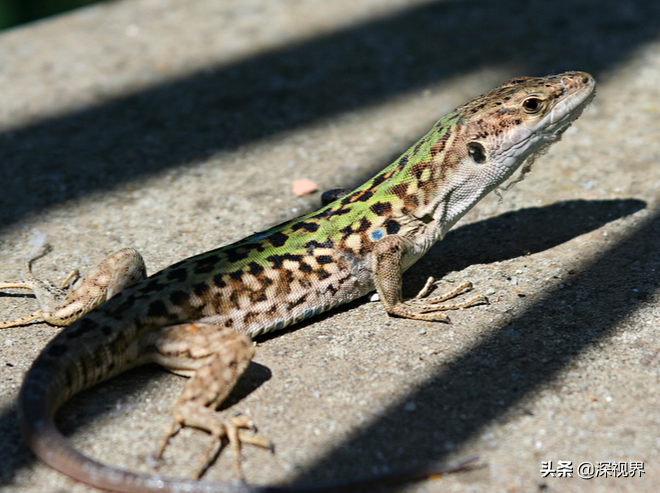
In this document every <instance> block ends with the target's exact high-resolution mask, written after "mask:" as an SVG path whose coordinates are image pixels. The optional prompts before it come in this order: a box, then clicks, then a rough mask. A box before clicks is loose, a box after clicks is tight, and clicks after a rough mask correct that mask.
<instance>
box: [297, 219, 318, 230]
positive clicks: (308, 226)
mask: <svg viewBox="0 0 660 493" xmlns="http://www.w3.org/2000/svg"><path fill="white" fill-rule="evenodd" d="M318 229H319V225H318V223H313V222H309V223H308V222H305V221H301V222H299V223H295V224H294V225H293V226H291V230H292V231H298V230H303V231H306V232H308V233H316V232H317V231H318Z"/></svg>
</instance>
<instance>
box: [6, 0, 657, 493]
mask: <svg viewBox="0 0 660 493" xmlns="http://www.w3.org/2000/svg"><path fill="white" fill-rule="evenodd" d="M659 29H660V5H659V4H658V3H657V2H648V1H646V0H616V1H615V0H598V1H596V0H581V1H576V0H555V1H554V2H547V1H545V0H530V1H511V2H496V1H492V2H486V1H439V2H432V1H403V0H398V1H397V0H388V1H384V0H350V1H349V0H337V1H334V2H323V1H318V0H288V1H278V2H275V1H267V0H227V1H223V2H218V1H216V0H124V1H115V2H108V3H106V4H101V5H97V6H93V7H91V8H87V9H83V10H80V11H77V12H72V13H69V14H66V15H63V16H60V17H56V18H52V19H49V20H45V21H42V22H38V23H35V24H32V25H26V26H23V27H19V28H17V29H13V30H9V31H5V32H3V33H1V34H0V101H1V104H0V126H1V130H0V131H1V133H0V163H2V164H1V165H0V185H1V187H2V188H1V190H2V193H1V194H0V279H3V280H16V279H21V277H22V261H23V258H24V256H25V255H26V253H27V252H28V251H29V250H30V248H31V246H30V241H31V239H32V238H33V235H34V233H33V229H35V228H36V229H37V230H38V231H40V232H43V233H46V234H47V235H48V241H49V242H50V243H51V244H52V245H53V248H54V249H53V252H52V253H51V254H49V255H48V256H47V257H45V258H44V259H42V260H41V261H39V262H38V263H37V264H36V268H35V270H36V272H37V273H38V274H39V275H40V276H42V277H46V278H50V279H53V280H59V279H60V278H61V277H62V276H64V275H65V274H66V273H67V272H68V271H69V270H71V269H73V268H81V269H86V268H89V267H91V266H92V265H94V264H95V263H96V262H98V261H100V260H101V259H102V258H103V257H104V256H105V255H107V254H109V253H111V252H112V251H115V250H117V249H119V248H121V247H127V246H134V247H136V248H138V249H139V250H140V251H141V252H142V253H143V254H144V256H145V258H146V260H147V264H148V267H149V270H150V272H155V271H156V270H158V269H161V268H163V267H165V266H167V265H168V264H171V263H173V262H175V261H177V260H180V259H182V258H184V257H187V256H190V255H193V254H195V253H198V252H201V251H204V250H208V249H210V248H213V247H215V246H217V245H220V244H225V243H228V242H230V241H233V240H236V239H239V238H241V237H243V236H245V235H246V234H248V233H251V232H253V231H257V230H260V229H263V228H265V227H268V226H270V225H272V224H275V223H277V222H279V221H282V220H284V219H287V218H289V217H292V216H294V215H297V214H301V213H303V212H305V211H309V210H311V209H312V208H314V207H316V206H317V205H318V202H319V194H318V193H317V194H312V195H309V196H306V197H303V198H299V197H295V196H294V195H292V194H291V192H290V189H291V181H292V180H293V179H300V178H309V179H312V180H314V181H315V182H316V183H318V184H319V186H320V188H321V190H324V189H329V188H333V187H354V186H357V185H359V184H360V183H361V182H363V181H364V180H366V179H367V178H369V177H370V176H371V175H373V174H374V173H376V172H377V171H378V170H379V169H381V168H382V167H383V166H385V165H387V164H389V162H390V161H391V160H392V159H393V158H395V157H396V156H397V155H398V154H399V153H401V152H402V151H403V150H405V149H406V148H407V147H408V146H409V145H410V144H411V143H413V142H414V141H415V140H416V139H417V138H419V136H421V135H422V134H423V133H424V132H425V131H426V130H427V129H428V128H429V127H430V125H432V123H433V122H435V120H437V119H438V118H439V117H440V116H441V115H443V114H444V113H446V112H447V111H449V110H451V109H452V108H453V107H455V106H457V105H459V104H461V103H463V102H464V101H466V100H467V99H469V98H471V97H473V96H475V95H477V94H480V93H481V92H484V91H486V90H488V89H490V88H491V87H494V86H495V85H496V84H497V83H499V82H501V81H503V80H505V79H507V78H509V77H512V76H517V75H544V74H547V73H552V72H560V71H564V70H570V69H576V70H584V71H588V72H591V73H592V74H593V75H594V76H595V77H596V78H597V80H598V81H599V89H598V96H597V97H596V100H595V102H594V104H593V106H592V107H591V108H590V110H588V111H587V112H586V113H585V114H584V115H583V116H582V118H581V119H580V120H579V121H578V122H577V124H576V125H575V126H574V127H573V128H572V130H570V131H569V132H567V133H566V135H565V136H564V139H563V141H562V142H561V143H559V144H557V145H556V146H555V147H553V148H552V150H551V151H550V152H549V153H548V154H547V155H546V156H544V157H543V158H542V159H540V160H539V161H538V162H537V163H536V164H535V166H534V169H533V171H532V173H530V174H529V175H528V176H527V177H526V179H525V180H524V181H523V182H521V183H519V184H517V185H516V186H515V187H514V188H513V189H511V190H510V191H508V192H507V193H505V194H504V198H503V200H502V201H501V202H498V199H497V197H496V196H494V195H493V196H492V197H489V198H488V199H486V200H484V201H483V202H482V203H481V204H479V205H478V206H477V207H476V208H475V210H474V211H473V212H472V213H471V214H470V215H469V216H468V217H466V218H465V220H464V221H463V222H461V224H459V225H458V226H457V227H456V228H455V229H454V231H453V232H452V233H451V234H449V235H448V236H447V238H446V239H445V240H444V241H443V242H441V244H438V245H437V246H436V247H434V248H433V249H432V251H431V252H430V253H429V254H428V255H427V256H426V257H425V258H424V259H422V260H421V261H420V262H419V263H418V264H417V266H415V267H414V268H413V269H412V270H411V271H410V272H409V274H408V275H407V277H406V289H407V291H408V293H409V294H412V293H414V292H416V290H417V289H418V288H419V286H420V285H421V284H422V283H423V281H424V279H425V276H426V275H427V274H429V273H432V274H434V275H436V276H437V277H443V279H444V284H443V285H444V286H445V287H446V286H450V285H451V284H452V283H455V282H457V281H460V280H463V279H470V280H472V281H473V282H474V284H475V286H476V290H477V291H478V292H481V293H486V294H488V295H489V297H490V298H491V300H492V304H491V305H490V306H485V307H479V308H474V309H470V310H466V311H462V312H460V313H455V314H453V315H452V320H453V324H452V325H443V324H435V325H434V324H430V323H423V322H415V321H410V320H401V319H392V318H388V317H387V316H386V315H385V313H384V310H383V308H382V306H381V305H380V304H379V303H371V302H369V301H368V300H361V301H359V302H356V303H353V304H351V305H350V306H347V307H345V308H344V309H341V310H335V311H333V312H331V313H329V314H327V315H325V316H321V317H319V318H317V319H315V320H313V321H311V322H310V323H307V324H305V325H303V326H300V327H298V328H296V329H295V330H291V331H288V332H285V333H281V334H276V335H273V336H271V337H268V338H262V339H260V341H259V347H258V353H257V357H256V363H255V364H254V365H252V367H251V368H250V370H249V372H248V375H247V377H246V378H245V380H244V381H243V382H242V383H241V385H240V387H239V388H238V389H237V392H236V393H235V397H234V399H233V401H234V402H235V405H234V406H233V407H232V408H231V409H230V410H229V411H227V412H233V411H234V410H236V411H240V412H242V413H244V414H247V415H249V416H250V417H252V418H253V419H254V421H255V422H256V423H258V425H259V426H260V432H261V433H262V434H263V435H265V436H267V437H270V438H271V439H273V440H274V441H275V442H276V444H277V451H276V453H275V454H273V455H271V454H269V453H268V452H265V451H262V450H255V449H251V448H247V449H245V458H244V467H245V471H246V474H247V477H248V480H249V481H250V482H251V483H254V484H270V483H285V482H296V483H300V482H315V483H317V482H322V481H326V480H329V479H338V478H351V477H358V476H364V475H369V474H372V473H378V472H382V471H386V470H394V469H397V468H401V467H408V466H413V465H416V464H424V463H428V462H429V461H434V460H447V459H451V458H462V457H468V456H471V455H474V454H478V455H479V456H480V457H481V461H482V462H483V463H484V464H485V465H486V467H484V468H482V469H479V470H477V471H474V472H470V473H466V474H460V475H455V476H450V477H446V478H442V479H436V480H430V481H426V482H422V483H419V484H416V485H407V486H402V487H400V488H398V489H397V491H408V492H420V493H421V492H441V491H442V492H475V493H476V492H488V493H493V492H537V491H538V492H577V491H580V492H583V491H586V492H619V491H625V492H652V491H657V484H658V482H659V480H660V456H659V455H658V453H659V451H660V415H659V412H660V403H659V402H658V396H657V393H658V385H659V379H660V371H659V369H658V365H659V361H660V341H659V338H658V335H657V326H658V320H659V319H660V306H659V301H660V299H659V297H660V295H659V293H658V291H657V285H658V272H659V269H660V259H659V258H658V255H657V250H658V247H659V246H660V238H659V234H660V217H659V213H660V204H659V201H658V194H659V192H660V139H658V136H659V135H660V105H659V102H658V101H659V100H658V95H659V91H660V89H659V87H660V84H659V83H658V81H660V40H659V39H658V34H659V33H658V31H659ZM33 309H35V301H34V299H33V298H32V297H30V296H25V295H22V294H19V293H17V292H13V293H10V292H7V293H2V294H0V316H1V317H2V318H3V319H9V318H13V317H17V316H22V315H26V314H28V313H30V312H31V311H32V310H33ZM57 332H58V329H56V328H53V327H49V326H46V325H44V324H34V325H30V326H29V327H23V328H16V329H8V330H4V331H2V332H1V333H0V348H1V349H0V382H1V383H0V437H1V440H0V485H1V486H0V487H1V489H2V490H3V491H7V492H21V493H23V492H24V493H28V492H44V491H49V492H82V491H90V490H91V489H90V488H87V487H85V486H83V485H81V484H77V483H75V482H73V481H71V480H69V479H68V478H66V477H64V476H62V475H61V474H59V473H56V472H54V471H51V470H50V469H49V468H47V467H45V466H43V465H41V464H40V463H38V462H37V461H36V460H35V459H34V458H33V457H32V456H31V455H30V453H29V452H28V450H27V448H26V447H25V446H24V444H23V443H22V441H21V438H20V437H19V435H18V432H17V430H16V421H15V410H14V403H15V399H16V395H17V393H18V389H19V386H20V383H21V380H22V377H23V374H24V372H25V371H26V370H27V369H28V367H29V365H30V363H31V362H32V360H33V359H34V358H35V357H36V355H37V354H38V352H39V351H40V350H41V349H42V348H43V346H44V345H45V344H46V342H47V341H48V340H50V339H51V338H52V337H53V336H54V335H55V334H56V333H57ZM182 385H183V380H182V379H181V378H180V377H177V376H174V375H170V374H167V373H165V372H162V371H160V370H159V369H157V368H145V369H141V370H139V371H136V372H132V373H131V374H128V375H125V376H122V377H120V378H117V379H115V380H113V381H111V382H109V383H107V384H105V385H102V386H100V387H97V388H94V389H91V390H90V391H88V392H85V393H84V394H82V395H81V396H79V397H77V398H76V399H74V400H73V401H72V402H71V403H69V404H68V405H67V406H66V407H65V408H64V409H63V411H62V412H61V414H60V424H61V427H62V429H63V430H65V432H66V433H67V434H68V435H69V436H70V437H71V440H72V441H73V442H74V443H75V444H76V446H77V447H79V448H80V449H81V450H83V451H85V453H87V454H90V455H91V456H93V457H96V458H98V459H100V460H102V461H104V462H107V463H110V464H113V465H116V466H121V467H128V468H132V469H136V470H140V471H145V472H148V471H151V470H152V469H150V467H149V460H148V457H149V454H151V453H153V451H154V450H155V447H156V443H157V441H158V439H159V438H160V436H161V433H162V430H163V429H164V427H165V426H166V424H167V423H168V422H169V416H170V415H169V408H170V404H171V402H172V400H173V399H174V398H175V396H176V395H177V393H178V392H179V391H180V389H181V388H182ZM206 438H207V437H206V436H205V435H204V434H203V433H201V432H196V431H193V430H186V431H184V432H182V433H180V434H179V435H178V436H177V437H176V439H174V440H173V443H172V445H171V447H170V448H169V449H168V452H167V454H166V464H165V465H164V466H163V467H162V468H161V470H160V472H162V473H165V474H167V475H173V476H185V475H187V474H189V473H190V471H191V469H192V465H193V464H194V463H195V461H196V458H197V454H199V452H200V451H201V450H202V449H203V447H204V446H205V444H206V443H207V442H206ZM542 461H552V462H553V467H554V468H556V466H557V463H558V461H572V463H573V467H574V473H573V477H570V478H566V477H564V478H558V477H543V475H542V473H541V472H540V471H541V467H542ZM605 461H616V462H626V463H628V464H629V463H630V462H643V463H644V475H643V476H642V477H641V478H640V477H634V478H631V477H627V478H626V477H619V478H615V477H596V478H594V479H591V480H585V479H580V478H579V477H578V475H577V466H578V464H580V463H582V462H591V463H593V464H594V465H595V464H596V463H597V462H605ZM229 465H230V460H229V454H227V453H224V454H222V456H221V457H220V459H219V460H218V462H217V463H216V465H215V466H214V467H213V468H211V470H210V471H209V472H208V474H207V475H206V478H208V479H213V480H228V481H231V480H232V479H233V476H232V472H231V468H230V467H229Z"/></svg>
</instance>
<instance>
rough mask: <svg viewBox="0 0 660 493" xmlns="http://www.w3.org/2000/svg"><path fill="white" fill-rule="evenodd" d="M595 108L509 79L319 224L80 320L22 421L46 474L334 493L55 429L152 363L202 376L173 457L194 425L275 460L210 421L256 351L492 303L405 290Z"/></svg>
mask: <svg viewBox="0 0 660 493" xmlns="http://www.w3.org/2000/svg"><path fill="white" fill-rule="evenodd" d="M594 95H595V80H594V79H593V77H592V76H591V75H589V74H587V73H584V72H566V73H562V74H558V75H550V76H546V77H518V78H514V79H511V80H509V81H507V82H505V83H503V84H502V85H501V86H499V87H497V88H495V89H493V90H492V91H490V92H488V93H486V94H483V95H481V96H479V97H477V98H475V99H472V100H471V101H469V102H467V103H465V104H464V105H462V106H460V107H458V108H457V109H456V110H454V111H452V112H450V113H449V114H447V115H445V116H444V117H442V118H441V119H440V120H439V121H438V122H437V123H436V124H435V125H434V126H433V127H432V128H431V130H430V131H429V132H428V133H427V134H426V135H425V136H423V137H422V138H421V140H419V142H417V143H416V144H414V145H413V146H412V147H411V148H410V149H409V150H408V151H406V152H405V153H404V154H403V155H402V156H401V157H399V158H398V159H397V160H395V161H394V162H393V163H392V164H390V165H389V166H387V167H386V168H384V169H383V170H382V171H381V172H380V173H378V174H377V175H376V176H375V177H373V178H372V179H371V180H369V181H367V182H366V183H365V184H363V185H362V186H360V187H359V188H357V189H355V190H354V191H352V192H350V193H347V194H345V195H344V192H341V193H339V194H338V197H337V198H336V200H333V201H331V202H330V203H328V204H327V205H325V206H323V207H321V208H320V209H319V210H317V211H314V212H312V213H309V214H306V215H303V216H300V217H298V218H295V219H292V220H290V221H287V222H284V223H282V224H280V225H277V226H274V227H272V228H270V229H267V230H265V231H262V232H259V233H255V234H253V235H251V236H249V237H247V238H245V239H243V240H240V241H238V242H236V243H233V244H231V245H228V246H224V247H220V248H218V249H215V250H211V251H208V252H206V253H202V254H199V255H196V256H193V257H190V258H188V259H185V260H183V261H180V262H178V263H176V264H174V265H172V266H170V267H167V268H165V269H164V270H162V271H160V272H157V273H156V274H154V275H152V276H150V277H147V278H144V279H141V280H138V281H137V282H134V283H132V284H130V285H129V286H128V287H126V288H124V289H122V290H119V291H118V292H117V293H116V294H114V296H112V297H111V298H110V299H109V300H107V301H105V302H103V303H102V304H100V305H99V306H98V307H96V308H95V309H93V310H91V311H89V313H86V314H84V315H83V312H84V311H85V309H83V308H81V309H79V311H80V313H77V314H76V315H75V316H74V317H69V319H68V320H67V323H68V322H70V321H71V320H73V319H74V318H76V317H78V316H80V318H78V319H77V320H75V321H74V322H73V323H70V325H68V326H67V327H66V328H64V329H63V330H62V332H60V333H59V334H58V335H56V336H55V337H54V339H53V340H52V341H51V342H50V343H49V344H48V345H47V346H46V347H45V349H44V350H43V351H42V352H41V354H40V355H39V356H38V357H37V359H36V360H35V361H34V362H33V364H32V366H31V368H30V369H29V370H28V372H27V374H26V376H25V379H24V381H23V384H22V386H21V389H20V392H19V397H18V402H17V414H18V421H19V428H20V431H21V434H22V436H23V437H24V439H25V441H26V443H27V444H28V446H29V448H30V449H31V450H32V452H33V453H34V454H35V455H36V456H37V457H38V458H39V459H40V460H41V461H43V462H45V463H46V464H47V465H49V466H50V467H52V468H54V469H56V470H58V471H60V472H62V473H64V474H67V475H69V476H70V477H72V478H74V479H76V480H78V481H81V482H83V483H86V484H88V485H91V486H94V487H96V488H100V489H106V490H112V491H120V492H138V493H144V492H156V491H158V492H163V491H169V492H178V491H187V492H201V491H205V492H206V491H241V492H247V493H265V492H273V491H282V492H285V491H329V490H330V489H331V487H328V489H324V487H323V485H321V486H313V485H310V486H306V485H303V486H295V487H286V486H284V487H269V486H263V487H260V486H250V485H246V484H241V485H233V484H231V483H206V482H201V481H197V480H185V479H174V478H165V477H160V476H149V475H142V474H137V473H133V472H130V471H127V470H121V469H116V468H112V467H110V466H107V465H104V464H101V463H98V462H96V461H94V460H93V459H91V458H89V457H87V456H85V455H83V454H82V453H80V452H79V451H77V450H76V449H74V448H73V447H72V446H71V445H70V444H69V443H68V442H67V440H66V439H65V438H64V436H63V435H62V434H61V433H60V432H59V430H58V429H57V427H56V425H55V420H54V415H55V413H56V411H57V409H58V408H59V407H60V406H61V405H62V404H63V403H64V402H65V401H67V400H68V399H70V398H71V397H72V396H73V395H74V394H76V393H78V392H80V391H82V390H83V389H86V388H89V387H91V386H93V385H95V384H98V383H100V382H102V381H105V380H108V379H110V378H112V377H114V376H115V375H117V374H119V373H121V372H123V371H126V370H128V369H130V368H133V367H135V366H137V365H140V364H143V363H146V362H156V363H159V364H161V365H162V366H164V367H165V368H167V369H170V370H173V371H175V372H177V373H184V374H188V375H192V378H191V379H190V380H189V381H188V382H187V384H186V387H185V389H184V391H183V394H182V395H181V397H179V399H178V400H177V401H176V402H175V404H174V411H173V414H174V421H173V424H172V426H171V427H170V428H169V429H168V431H167V436H166V437H165V439H164V440H163V442H162V443H161V449H160V451H161V453H162V450H163V448H164V447H165V445H166V444H167V440H168V438H169V436H171V435H172V434H173V433H175V432H176V430H178V429H179V428H180V427H182V426H193V427H197V428H201V429H203V430H206V431H208V432H210V433H211V434H212V436H213V440H214V441H217V440H220V439H224V438H227V439H228V440H229V443H230V446H231V447H232V448H233V449H234V450H236V449H239V448H240V443H241V441H244V442H246V443H255V444H257V445H262V446H265V445H266V444H265V442H262V441H260V440H259V439H258V437H255V438H254V439H251V438H246V434H245V433H242V432H241V429H242V428H245V427H249V424H248V423H245V422H238V423H233V422H231V420H222V419H221V418H219V417H218V415H217V413H215V412H214V410H215V408H216V407H217V406H218V405H219V404H220V402H221V401H222V400H223V399H224V398H225V397H226V396H227V395H228V393H229V392H230V391H231V387H233V385H234V384H235V383H236V381H237V380H238V378H239V377H240V374H241V373H242V371H243V370H244V369H245V368H246V367H247V365H248V364H249V361H250V360H251V358H252V356H253V353H254V347H253V345H252V343H251V341H250V338H253V337H255V336H257V335H260V334H263V333H266V332H269V331H275V330H280V329H282V328H284V327H287V326H289V325H291V324H294V323H297V322H300V321H301V320H304V319H308V318H310V317H313V316H315V315H317V314H319V313H321V312H323V311H326V310H329V309H332V308H334V307H336V306H338V305H340V304H344V303H347V302H349V301H351V300H355V299H357V298H359V297H361V296H364V295H366V294H368V293H370V292H372V291H374V290H375V291H376V292H377V294H378V295H379V297H380V300H381V302H382V303H383V305H384V308H385V310H386V312H387V313H388V314H389V315H391V316H398V317H404V318H409V319H414V320H426V321H441V322H447V321H448V317H447V316H446V315H445V314H444V313H443V311H445V310H447V309H458V308H463V307H468V306H472V305H473V304H477V303H481V302H483V301H484V298H482V297H476V298H473V299H472V300H468V301H466V302H463V303H454V304H449V305H443V304H441V303H442V302H443V301H445V300H447V299H450V298H452V297H453V296H455V295H457V294H459V292H463V291H465V290H468V289H469V288H470V286H467V285H466V286H459V288H460V289H457V290H454V292H452V293H449V294H448V295H446V296H438V297H432V298H426V296H427V294H428V292H429V290H430V287H431V285H432V284H433V281H432V280H431V281H429V282H427V285H426V286H425V287H424V288H423V289H422V292H420V295H418V297H417V299H415V300H413V301H410V300H409V301H404V300H403V297H402V290H401V284H402V275H403V273H404V272H405V271H406V270H407V269H408V268H409V267H410V266H411V265H413V264H414V262H415V261H417V260H418V259H419V258H420V257H422V256H423V255H424V254H425V253H426V252H427V251H428V250H429V248H430V247H431V246H432V245H433V244H434V243H435V242H436V241H438V240H440V239H442V238H443V237H444V235H445V234H446V233H447V231H448V230H449V229H450V228H451V227H452V226H453V225H454V224H455V223H456V222H457V221H458V220H459V219H460V218H461V217H462V216H463V215H464V214H465V213H466V212H467V211H468V210H470V209H471V208H472V207H473V206H474V205H475V204H476V203H477V202H478V201H479V200H481V198H483V197H484V196H485V195H486V194H487V193H489V192H490V191H492V190H494V189H496V188H498V187H500V186H501V185H502V184H503V183H504V182H505V181H506V180H507V179H508V178H510V177H511V176H512V175H513V174H514V173H515V172H516V171H517V170H518V169H520V170H521V171H520V176H519V177H518V178H517V179H515V181H519V180H520V179H522V178H523V177H524V175H525V174H526V173H527V172H528V171H529V170H530V168H531V163H532V162H533V161H534V160H535V158H536V157H537V156H539V155H540V154H542V153H543V152H544V151H545V150H546V149H547V148H548V146H550V145H551V144H552V143H554V142H556V141H558V140H559V139H560V138H561V136H562V134H563V133H564V131H565V130H566V129H567V128H568V127H569V126H570V124H571V123H572V122H573V121H574V120H575V119H576V118H577V117H578V116H579V115H580V114H581V112H582V111H583V109H584V108H585V107H586V106H587V104H588V103H589V102H590V101H591V99H592V98H593V97H594ZM515 181H514V183H515ZM137 271H141V268H138V269H137ZM138 277H139V276H138ZM103 296H104V297H106V298H107V296H106V295H105V294H103ZM422 298H425V299H422ZM64 308H66V306H65V307H64ZM81 315H82V316H81ZM64 325H66V324H64ZM251 440H252V441H251ZM239 453H240V452H239ZM208 459H209V454H205V457H203V460H204V461H205V463H206V461H208ZM204 467H205V466H204ZM460 467H461V466H460V465H459V467H458V468H460ZM446 470H447V469H445V471H446ZM439 472H440V471H439ZM198 476H199V474H198Z"/></svg>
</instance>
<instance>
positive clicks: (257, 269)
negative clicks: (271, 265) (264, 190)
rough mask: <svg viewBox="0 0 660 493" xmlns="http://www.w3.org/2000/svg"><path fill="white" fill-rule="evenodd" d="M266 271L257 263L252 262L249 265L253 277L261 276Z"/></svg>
mask: <svg viewBox="0 0 660 493" xmlns="http://www.w3.org/2000/svg"><path fill="white" fill-rule="evenodd" d="M263 271H264V268H263V267H262V266H261V265H259V264H258V263H256V262H250V263H249V264H248V272H249V273H250V274H252V275H253V276H259V275H261V273H262V272H263Z"/></svg>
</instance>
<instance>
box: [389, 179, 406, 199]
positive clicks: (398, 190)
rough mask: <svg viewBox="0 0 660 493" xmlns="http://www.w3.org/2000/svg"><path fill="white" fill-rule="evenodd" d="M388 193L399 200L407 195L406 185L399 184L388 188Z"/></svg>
mask: <svg viewBox="0 0 660 493" xmlns="http://www.w3.org/2000/svg"><path fill="white" fill-rule="evenodd" d="M390 192H392V193H393V194H394V195H396V196H397V197H399V198H400V199H402V198H404V197H405V196H406V195H407V193H408V184H407V183H399V184H397V185H394V186H393V187H392V188H390Z"/></svg>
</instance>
